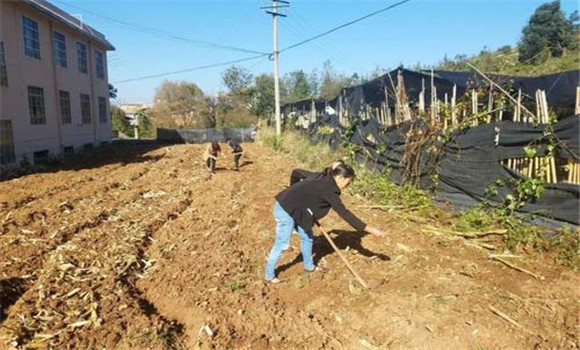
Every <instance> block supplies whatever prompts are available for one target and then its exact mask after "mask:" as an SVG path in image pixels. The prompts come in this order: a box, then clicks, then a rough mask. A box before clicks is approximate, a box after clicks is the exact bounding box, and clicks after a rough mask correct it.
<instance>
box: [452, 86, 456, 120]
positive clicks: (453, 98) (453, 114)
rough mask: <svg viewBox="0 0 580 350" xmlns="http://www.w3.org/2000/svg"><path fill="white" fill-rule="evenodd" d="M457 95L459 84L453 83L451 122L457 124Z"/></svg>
mask: <svg viewBox="0 0 580 350" xmlns="http://www.w3.org/2000/svg"><path fill="white" fill-rule="evenodd" d="M456 97H457V85H456V84H453V95H452V96H451V124H452V125H455V124H457V115H456V114H457V112H456V111H455V102H456V101H455V99H456Z"/></svg>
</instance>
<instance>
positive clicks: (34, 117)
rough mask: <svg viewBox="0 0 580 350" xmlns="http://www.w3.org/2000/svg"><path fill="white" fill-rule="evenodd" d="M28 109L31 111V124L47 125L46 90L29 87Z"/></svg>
mask: <svg viewBox="0 0 580 350" xmlns="http://www.w3.org/2000/svg"><path fill="white" fill-rule="evenodd" d="M28 108H29V110H30V123H31V124H33V125H35V124H46V114H45V112H44V90H43V89H42V88H39V87H36V86H29V87H28Z"/></svg>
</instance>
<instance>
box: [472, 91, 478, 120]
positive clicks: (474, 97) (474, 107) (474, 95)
mask: <svg viewBox="0 0 580 350" xmlns="http://www.w3.org/2000/svg"><path fill="white" fill-rule="evenodd" d="M471 113H472V114H473V116H476V115H477V114H478V110H477V91H476V90H475V89H472V90H471ZM472 124H473V125H474V126H475V125H477V119H475V118H474V119H473V122H472Z"/></svg>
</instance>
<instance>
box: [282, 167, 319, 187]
mask: <svg viewBox="0 0 580 350" xmlns="http://www.w3.org/2000/svg"><path fill="white" fill-rule="evenodd" d="M322 176H324V173H319V172H314V171H308V170H305V169H294V170H292V173H291V174H290V186H292V185H294V184H297V183H298V182H300V181H302V180H314V179H318V178H321V177H322Z"/></svg>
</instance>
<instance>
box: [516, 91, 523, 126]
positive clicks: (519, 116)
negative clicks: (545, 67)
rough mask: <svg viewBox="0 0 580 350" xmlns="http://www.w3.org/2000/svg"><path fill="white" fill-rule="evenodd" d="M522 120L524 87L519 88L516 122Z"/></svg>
mask: <svg viewBox="0 0 580 350" xmlns="http://www.w3.org/2000/svg"><path fill="white" fill-rule="evenodd" d="M521 121H522V89H519V90H518V101H517V104H516V122H521Z"/></svg>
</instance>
